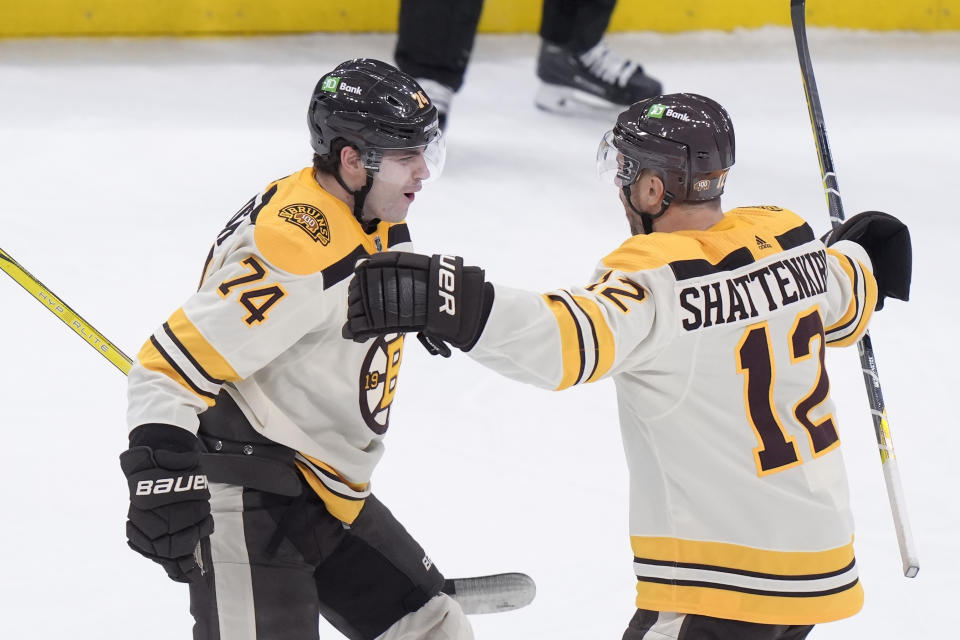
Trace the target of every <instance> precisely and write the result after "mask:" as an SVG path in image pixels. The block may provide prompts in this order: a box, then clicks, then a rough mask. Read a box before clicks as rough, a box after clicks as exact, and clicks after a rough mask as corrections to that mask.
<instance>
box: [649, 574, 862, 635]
mask: <svg viewBox="0 0 960 640" xmlns="http://www.w3.org/2000/svg"><path fill="white" fill-rule="evenodd" d="M637 607H638V608H640V609H650V610H655V611H675V612H678V613H690V614H695V615H704V616H712V617H715V618H736V619H738V620H745V621H747V622H755V623H759V624H777V625H809V624H820V623H823V622H832V621H834V620H840V619H842V618H848V617H850V616H852V615H854V614H856V613H857V612H858V611H860V609H861V608H862V607H863V587H862V586H861V585H860V582H859V580H858V581H855V582H854V583H853V584H851V585H850V586H849V587H848V588H845V589H842V590H840V591H838V592H836V593H827V594H824V595H819V596H809V597H790V596H769V595H757V594H753V593H745V592H738V591H730V590H725V589H714V588H710V587H701V586H687V585H673V584H659V583H652V582H638V583H637Z"/></svg>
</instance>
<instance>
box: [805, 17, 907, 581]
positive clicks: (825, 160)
mask: <svg viewBox="0 0 960 640" xmlns="http://www.w3.org/2000/svg"><path fill="white" fill-rule="evenodd" d="M790 22H791V24H792V25H793V37H794V40H796V43H797V55H798V56H799V58H800V73H801V75H802V76H803V90H804V94H805V95H806V98H807V111H808V112H809V114H810V126H811V127H812V128H813V137H814V139H815V141H816V145H817V156H818V157H819V158H820V177H821V178H822V179H823V190H824V193H825V195H826V197H827V207H828V208H829V211H830V224H831V225H833V227H834V228H837V227H838V226H840V224H841V223H842V222H843V220H844V216H843V203H842V202H841V201H840V187H839V185H838V184H837V174H836V172H835V171H834V168H833V158H832V157H831V155H830V145H829V143H828V142H827V128H826V125H824V122H823V111H822V110H821V108H820V94H819V93H818V92H817V81H816V79H815V78H814V76H813V63H812V62H811V60H810V48H809V47H808V45H807V28H806V0H790ZM857 350H858V351H859V352H860V367H861V369H862V370H863V382H864V384H866V387H867V397H868V398H869V399H870V414H871V416H872V417H873V429H874V431H875V432H876V436H877V446H878V448H879V449H880V463H881V466H882V468H883V479H884V481H885V482H886V485H887V496H888V497H889V499H890V510H891V511H892V512H893V524H894V528H895V529H896V532H897V543H898V544H899V545H900V559H901V561H902V562H903V575H905V576H906V577H908V578H913V577H914V576H916V575H917V572H918V571H920V562H919V560H918V558H917V551H916V548H915V547H914V544H913V534H912V533H911V531H910V520H909V518H908V517H907V506H906V502H905V499H904V495H903V487H902V486H901V484H900V471H899V468H898V466H897V458H896V455H895V454H894V451H893V440H892V438H891V436H890V423H889V422H888V421H887V408H886V405H885V404H884V402H883V391H882V390H881V389H880V374H879V372H878V371H877V362H876V360H875V359H874V355H873V343H872V342H871V340H870V333H869V332H867V333H864V334H863V337H862V338H861V339H860V341H859V342H857Z"/></svg>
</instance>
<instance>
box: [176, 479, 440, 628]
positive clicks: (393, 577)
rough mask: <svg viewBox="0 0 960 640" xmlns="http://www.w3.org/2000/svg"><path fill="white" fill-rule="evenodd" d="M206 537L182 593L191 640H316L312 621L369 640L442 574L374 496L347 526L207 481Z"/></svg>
mask: <svg viewBox="0 0 960 640" xmlns="http://www.w3.org/2000/svg"><path fill="white" fill-rule="evenodd" d="M210 490H211V494H212V497H211V508H212V511H213V519H214V524H215V531H214V533H213V535H212V536H211V537H210V538H208V539H206V540H204V541H203V543H202V545H201V558H202V562H203V570H204V575H203V581H202V582H195V583H192V584H191V585H190V612H191V613H192V614H193V617H194V620H195V624H194V628H193V637H194V640H266V639H269V640H317V638H318V634H319V630H318V627H319V617H320V616H321V615H322V616H323V617H324V618H326V619H327V620H328V621H329V622H330V623H331V624H332V625H333V626H335V627H336V628H337V629H338V630H339V631H340V632H341V633H343V635H345V636H346V637H348V638H350V639H351V640H372V639H373V638H376V637H377V636H379V635H380V634H382V633H383V632H384V631H386V630H387V629H388V628H389V627H390V626H391V625H393V624H394V623H395V622H396V621H398V620H399V619H400V618H403V617H404V616H406V615H407V614H408V613H410V612H412V611H416V610H418V609H419V608H420V607H422V606H423V605H424V604H425V603H426V602H427V601H428V600H430V599H431V598H432V597H433V596H435V595H437V594H438V593H439V592H440V589H441V587H442V586H443V576H442V575H441V574H440V572H439V571H438V570H437V568H436V567H435V566H434V565H433V563H432V562H431V561H430V560H429V558H427V557H426V554H425V553H424V551H423V549H422V548H421V547H420V545H419V544H417V542H416V541H415V540H414V539H413V538H412V537H411V536H410V534H409V533H407V531H406V530H405V529H404V528H403V526H402V525H401V524H400V523H399V522H397V520H396V519H395V518H394V517H393V516H392V515H391V513H390V511H389V510H387V508H386V507H384V506H383V504H381V503H380V501H379V500H377V499H376V498H375V497H374V496H372V495H371V496H370V497H369V498H367V500H366V503H365V504H364V507H363V510H362V511H361V512H360V515H359V516H358V517H357V519H356V520H355V521H354V523H353V525H351V526H349V527H347V526H346V525H344V524H342V523H341V522H340V521H339V520H337V519H336V518H334V517H333V516H331V515H330V514H329V513H327V510H326V508H325V507H324V505H323V502H321V501H320V499H319V498H318V497H317V496H316V494H314V493H313V492H312V491H310V489H309V488H307V487H304V493H302V494H301V495H300V496H298V497H289V496H280V495H276V494H270V493H265V492H262V491H257V490H254V489H244V488H243V487H240V486H237V485H225V484H216V483H211V487H210Z"/></svg>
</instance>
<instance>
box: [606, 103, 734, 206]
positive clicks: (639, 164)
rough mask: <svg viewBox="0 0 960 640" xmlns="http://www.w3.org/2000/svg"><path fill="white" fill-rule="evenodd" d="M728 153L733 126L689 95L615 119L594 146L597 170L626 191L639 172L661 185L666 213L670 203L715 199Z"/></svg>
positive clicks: (637, 107)
mask: <svg viewBox="0 0 960 640" xmlns="http://www.w3.org/2000/svg"><path fill="white" fill-rule="evenodd" d="M734 152H735V144H734V136H733V123H732V122H731V121H730V116H729V114H727V112H726V110H725V109H724V108H723V107H721V106H720V105H719V104H717V103H716V102H715V101H714V100H711V99H710V98H707V97H705V96H701V95H697V94H695V93H673V94H669V95H661V96H656V97H653V98H648V99H646V100H641V101H640V102H637V103H635V104H634V105H632V106H631V107H630V108H628V109H627V110H626V111H624V112H623V113H621V114H620V116H619V117H618V118H617V124H616V126H615V127H614V128H613V130H611V131H608V132H607V133H606V134H605V135H604V138H603V141H602V142H601V143H600V148H599V149H598V151H597V170H598V172H599V173H600V174H601V175H602V176H605V175H610V174H612V175H613V176H614V179H615V182H616V183H617V185H618V186H621V187H629V185H631V184H633V182H634V181H636V179H637V177H638V176H639V175H640V171H641V170H642V169H652V170H653V171H655V172H656V173H657V175H659V176H660V178H661V179H662V180H663V183H664V187H665V189H666V192H667V194H666V196H665V198H664V200H665V202H664V205H665V206H664V209H663V210H666V207H667V206H669V204H670V203H671V202H683V201H694V202H699V201H704V200H712V199H713V198H716V197H718V196H720V194H722V193H723V186H724V183H725V182H726V179H727V171H728V170H729V169H730V167H732V166H733V163H734ZM614 172H615V173H614Z"/></svg>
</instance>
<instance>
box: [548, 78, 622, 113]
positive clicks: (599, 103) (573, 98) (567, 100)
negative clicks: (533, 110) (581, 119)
mask: <svg viewBox="0 0 960 640" xmlns="http://www.w3.org/2000/svg"><path fill="white" fill-rule="evenodd" d="M533 103H534V104H535V105H536V106H537V108H538V109H540V110H542V111H548V112H550V113H557V114H560V115H565V116H588V117H589V116H603V117H607V116H610V115H612V114H616V113H618V112H620V111H621V110H623V108H624V107H623V106H622V105H619V104H615V103H613V102H610V101H609V100H604V99H603V98H601V97H599V96H595V95H593V94H590V93H587V92H585V91H580V90H579V89H574V88H572V87H564V86H562V85H556V84H546V83H541V84H540V89H538V90H537V95H536V96H535V97H534V99H533Z"/></svg>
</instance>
